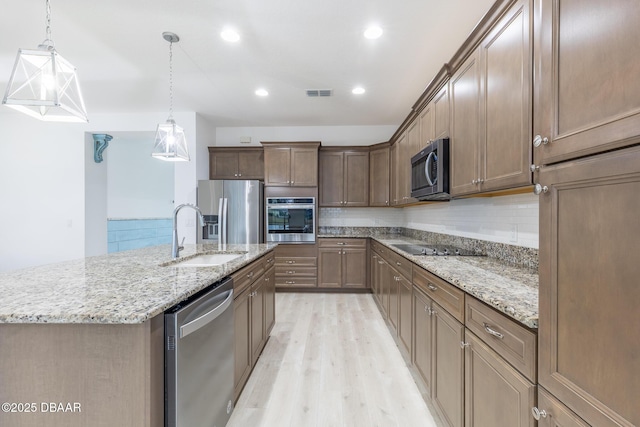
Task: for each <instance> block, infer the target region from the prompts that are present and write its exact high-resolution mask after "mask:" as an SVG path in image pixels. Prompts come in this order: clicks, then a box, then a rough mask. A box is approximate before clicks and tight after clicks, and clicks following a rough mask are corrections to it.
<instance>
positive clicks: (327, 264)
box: [318, 248, 342, 288]
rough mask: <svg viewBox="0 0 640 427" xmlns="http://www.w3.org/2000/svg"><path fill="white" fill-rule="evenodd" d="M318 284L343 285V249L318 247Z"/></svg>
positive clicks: (336, 286)
mask: <svg viewBox="0 0 640 427" xmlns="http://www.w3.org/2000/svg"><path fill="white" fill-rule="evenodd" d="M318 264H319V265H320V267H319V269H318V270H319V271H318V281H319V284H318V286H320V287H322V288H339V287H341V286H342V249H338V248H318Z"/></svg>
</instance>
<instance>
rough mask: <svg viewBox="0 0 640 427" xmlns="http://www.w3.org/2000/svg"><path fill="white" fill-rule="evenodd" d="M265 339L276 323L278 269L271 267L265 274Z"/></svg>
mask: <svg viewBox="0 0 640 427" xmlns="http://www.w3.org/2000/svg"><path fill="white" fill-rule="evenodd" d="M264 282H265V284H264V337H265V339H266V337H268V336H269V334H270V333H271V330H272V329H273V325H275V323H276V269H275V267H273V266H272V267H271V268H269V269H268V270H267V272H266V273H265V274H264Z"/></svg>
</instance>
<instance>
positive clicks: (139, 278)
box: [0, 244, 276, 324]
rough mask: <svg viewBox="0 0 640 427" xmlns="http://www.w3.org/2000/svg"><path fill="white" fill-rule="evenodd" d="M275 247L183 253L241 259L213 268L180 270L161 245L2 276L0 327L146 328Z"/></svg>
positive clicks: (196, 248)
mask: <svg viewBox="0 0 640 427" xmlns="http://www.w3.org/2000/svg"><path fill="white" fill-rule="evenodd" d="M275 246H276V245H275V244H249V245H226V247H225V248H219V247H218V246H213V245H200V244H198V245H185V249H184V250H183V251H181V253H180V258H181V259H185V258H189V257H192V256H195V255H196V254H199V253H217V252H230V253H242V254H243V255H242V256H241V257H239V258H237V259H235V260H232V261H230V262H228V263H226V264H223V265H220V266H215V267H188V268H185V267H178V266H176V265H175V263H173V262H172V260H171V255H170V254H171V245H161V246H152V247H148V248H143V249H136V250H132V251H125V252H118V253H113V254H109V255H102V256H95V257H88V258H84V259H79V260H74V261H67V262H62V263H57V264H50V265H43V266H38V267H33V268H26V269H22V270H16V271H10V272H6V273H0V294H1V295H2V300H1V301H0V323H102V324H131V323H143V322H144V321H146V320H148V319H150V318H152V317H154V316H156V315H157V314H160V313H162V312H163V311H165V310H166V309H168V308H170V307H172V306H174V305H175V304H177V303H178V302H180V301H183V300H185V299H187V298H188V297H189V296H191V295H193V294H195V293H196V292H198V291H200V290H202V289H204V288H206V287H207V286H209V285H211V284H212V283H215V282H216V281H218V280H220V279H222V278H224V277H227V276H229V275H230V274H231V273H233V272H235V271H237V270H238V269H240V268H241V267H243V266H245V265H247V264H249V263H251V262H252V261H253V260H255V259H257V258H259V257H261V256H262V255H264V254H265V253H267V252H269V251H270V250H272V249H273V248H274V247H275ZM220 249H224V250H223V251H220ZM161 265H164V266H161Z"/></svg>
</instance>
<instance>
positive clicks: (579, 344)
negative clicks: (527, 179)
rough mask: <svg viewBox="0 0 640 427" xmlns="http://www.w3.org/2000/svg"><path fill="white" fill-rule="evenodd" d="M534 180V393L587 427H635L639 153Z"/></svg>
mask: <svg viewBox="0 0 640 427" xmlns="http://www.w3.org/2000/svg"><path fill="white" fill-rule="evenodd" d="M539 180H540V183H541V185H542V186H544V187H547V192H546V193H542V194H541V195H540V268H539V271H540V301H539V306H540V328H539V332H538V333H539V373H538V379H539V383H540V385H541V386H542V387H544V388H545V389H546V390H547V391H549V392H551V394H553V395H554V396H555V397H556V398H557V399H558V400H560V401H561V402H562V403H563V404H565V405H566V406H567V407H569V408H570V409H571V410H572V411H573V412H575V413H576V414H577V415H578V416H579V417H580V418H582V419H584V420H585V421H586V422H587V423H588V424H590V425H594V426H598V427H612V426H625V427H630V426H638V425H640V405H638V396H640V375H638V374H637V373H639V372H640V357H638V355H640V338H639V337H640V336H639V334H638V329H637V325H638V307H639V306H640V286H638V278H639V277H640V263H639V262H638V256H637V252H638V241H639V239H640V221H639V220H638V212H640V197H639V196H638V195H640V147H632V148H626V149H623V150H616V151H612V152H609V153H604V154H599V155H596V156H591V157H587V158H584V159H581V160H575V161H571V162H564V163H559V164H557V165H555V166H548V167H543V168H542V169H541V170H540V173H539ZM594 251H595V253H594ZM631 373H634V374H631Z"/></svg>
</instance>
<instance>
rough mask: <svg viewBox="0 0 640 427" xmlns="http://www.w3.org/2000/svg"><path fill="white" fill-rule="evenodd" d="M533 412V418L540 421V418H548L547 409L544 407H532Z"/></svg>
mask: <svg viewBox="0 0 640 427" xmlns="http://www.w3.org/2000/svg"><path fill="white" fill-rule="evenodd" d="M531 414H532V415H533V418H535V419H536V421H540V418H547V411H545V410H544V409H543V410H540V409H538V408H536V407H535V406H534V407H533V408H531Z"/></svg>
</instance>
